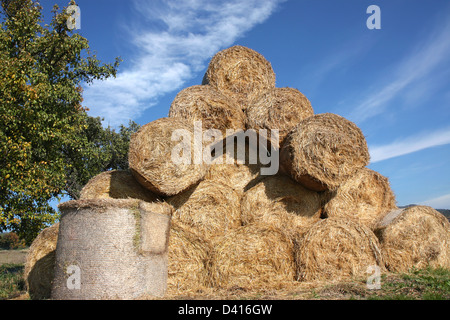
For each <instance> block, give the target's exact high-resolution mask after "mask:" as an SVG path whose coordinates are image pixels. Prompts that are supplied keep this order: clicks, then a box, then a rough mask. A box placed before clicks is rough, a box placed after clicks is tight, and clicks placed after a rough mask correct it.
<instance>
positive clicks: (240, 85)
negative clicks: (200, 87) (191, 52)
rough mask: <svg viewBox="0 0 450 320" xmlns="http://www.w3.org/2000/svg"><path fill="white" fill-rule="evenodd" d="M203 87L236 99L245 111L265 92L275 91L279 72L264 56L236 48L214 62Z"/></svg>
mask: <svg viewBox="0 0 450 320" xmlns="http://www.w3.org/2000/svg"><path fill="white" fill-rule="evenodd" d="M203 84H209V85H211V86H213V87H214V88H216V89H217V90H218V91H220V92H222V93H223V94H224V95H226V96H229V97H232V98H233V99H235V100H236V101H237V103H238V104H239V106H240V107H241V109H242V110H245V109H247V107H248V106H249V105H250V103H251V102H252V101H253V100H255V99H256V98H257V97H258V96H260V95H261V94H262V93H263V92H264V91H266V90H269V89H272V88H275V73H274V72H273V69H272V65H271V64H270V63H269V62H268V61H267V60H266V59H265V58H264V57H263V56H262V55H261V54H260V53H258V52H256V51H254V50H252V49H249V48H246V47H243V46H233V47H231V48H228V49H225V50H222V51H220V52H218V53H217V54H216V55H215V56H214V57H213V58H212V59H211V61H210V63H209V66H208V69H207V71H206V74H205V77H204V79H203Z"/></svg>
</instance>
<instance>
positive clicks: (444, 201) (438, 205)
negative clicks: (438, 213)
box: [420, 194, 450, 209]
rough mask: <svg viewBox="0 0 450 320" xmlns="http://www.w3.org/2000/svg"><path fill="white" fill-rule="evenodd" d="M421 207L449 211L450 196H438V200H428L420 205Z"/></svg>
mask: <svg viewBox="0 0 450 320" xmlns="http://www.w3.org/2000/svg"><path fill="white" fill-rule="evenodd" d="M420 204H421V205H425V206H430V207H432V208H435V209H449V208H450V194H446V195H444V196H440V197H438V198H434V199H430V200H427V201H423V202H421V203H420Z"/></svg>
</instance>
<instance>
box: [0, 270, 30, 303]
mask: <svg viewBox="0 0 450 320" xmlns="http://www.w3.org/2000/svg"><path fill="white" fill-rule="evenodd" d="M23 269H24V266H23V264H3V265H1V266H0V300H4V299H12V298H15V297H18V296H20V295H21V294H23V293H24V291H25V281H24V280H23Z"/></svg>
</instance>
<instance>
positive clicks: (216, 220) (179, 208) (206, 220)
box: [166, 180, 241, 239]
mask: <svg viewBox="0 0 450 320" xmlns="http://www.w3.org/2000/svg"><path fill="white" fill-rule="evenodd" d="M240 199H241V197H240V195H239V193H237V192H236V191H235V190H233V188H231V187H229V186H228V185H225V184H222V183H219V182H214V181H210V180H204V181H202V182H200V183H199V184H198V185H197V186H195V187H193V188H191V189H190V190H188V191H187V192H184V193H181V194H178V195H176V196H173V197H170V198H168V199H167V200H166V201H167V203H169V204H171V205H172V206H173V207H174V208H175V210H176V211H175V212H174V213H173V216H172V220H173V221H175V222H178V221H180V222H181V223H183V224H184V225H185V226H188V227H189V228H190V229H192V230H194V232H196V233H198V234H201V235H202V237H203V238H204V239H212V238H214V237H217V236H220V235H223V234H226V233H227V232H229V231H230V230H232V229H235V228H237V227H239V226H240V225H241V210H240Z"/></svg>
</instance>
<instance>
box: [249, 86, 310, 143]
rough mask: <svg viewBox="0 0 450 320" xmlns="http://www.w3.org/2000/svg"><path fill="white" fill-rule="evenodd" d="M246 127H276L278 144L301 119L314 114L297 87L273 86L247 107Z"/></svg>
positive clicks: (269, 128) (257, 128)
mask: <svg viewBox="0 0 450 320" xmlns="http://www.w3.org/2000/svg"><path fill="white" fill-rule="evenodd" d="M246 114H247V128H248V129H255V130H260V129H267V130H271V129H278V130H279V138H280V145H281V144H282V142H283V140H284V138H285V137H286V135H287V134H288V133H289V132H290V131H291V130H292V129H293V128H294V127H295V126H296V125H297V124H298V123H299V122H300V121H301V120H303V119H306V118H308V117H310V116H312V115H314V110H313V108H312V106H311V103H310V102H309V100H308V99H307V98H306V97H305V96H304V95H303V94H302V93H301V92H300V91H298V90H297V89H294V88H274V89H271V90H268V91H266V92H265V93H263V94H262V95H261V96H260V97H259V98H258V99H256V100H255V102H254V103H252V104H251V105H250V106H249V107H248V108H247V109H246Z"/></svg>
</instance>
